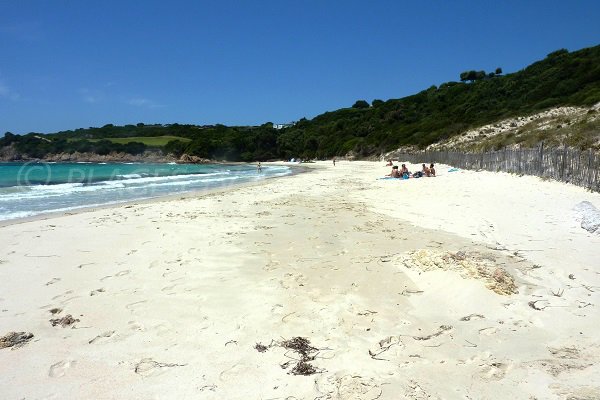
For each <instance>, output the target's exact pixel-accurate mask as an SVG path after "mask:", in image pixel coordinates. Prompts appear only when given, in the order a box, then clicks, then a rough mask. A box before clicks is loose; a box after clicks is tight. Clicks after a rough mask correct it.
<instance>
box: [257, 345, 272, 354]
mask: <svg viewBox="0 0 600 400" xmlns="http://www.w3.org/2000/svg"><path fill="white" fill-rule="evenodd" d="M254 348H255V349H256V351H258V352H259V353H264V352H265V351H267V350H269V347H267V346H265V345H264V344H260V343H256V346H254Z"/></svg>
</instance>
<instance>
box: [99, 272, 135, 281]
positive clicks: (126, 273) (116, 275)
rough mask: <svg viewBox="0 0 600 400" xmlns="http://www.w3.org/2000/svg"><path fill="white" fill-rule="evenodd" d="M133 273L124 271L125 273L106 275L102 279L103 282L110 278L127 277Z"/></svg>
mask: <svg viewBox="0 0 600 400" xmlns="http://www.w3.org/2000/svg"><path fill="white" fill-rule="evenodd" d="M130 272H131V270H128V269H126V270H123V271H119V272H117V273H116V274H114V275H106V276H105V277H104V278H100V280H101V281H104V280H106V279H110V278H119V277H121V276H125V275H129V273H130Z"/></svg>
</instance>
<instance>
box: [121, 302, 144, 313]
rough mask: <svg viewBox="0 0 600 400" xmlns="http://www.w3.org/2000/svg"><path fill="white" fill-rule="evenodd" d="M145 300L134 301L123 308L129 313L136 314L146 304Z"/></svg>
mask: <svg viewBox="0 0 600 400" xmlns="http://www.w3.org/2000/svg"><path fill="white" fill-rule="evenodd" d="M147 302H148V301H147V300H141V301H136V302H134V303H129V304H127V305H126V306H125V308H126V309H128V310H129V311H131V312H136V311H137V310H138V309H139V308H140V307H141V306H142V304H144V303H147Z"/></svg>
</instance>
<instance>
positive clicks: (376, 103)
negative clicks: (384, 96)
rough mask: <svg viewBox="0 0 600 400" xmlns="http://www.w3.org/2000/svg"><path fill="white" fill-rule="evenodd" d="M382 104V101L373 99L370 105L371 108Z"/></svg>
mask: <svg viewBox="0 0 600 400" xmlns="http://www.w3.org/2000/svg"><path fill="white" fill-rule="evenodd" d="M383 103H384V101H383V100H379V99H375V100H373V101H372V102H371V105H372V106H373V107H378V106H380V105H382V104H383Z"/></svg>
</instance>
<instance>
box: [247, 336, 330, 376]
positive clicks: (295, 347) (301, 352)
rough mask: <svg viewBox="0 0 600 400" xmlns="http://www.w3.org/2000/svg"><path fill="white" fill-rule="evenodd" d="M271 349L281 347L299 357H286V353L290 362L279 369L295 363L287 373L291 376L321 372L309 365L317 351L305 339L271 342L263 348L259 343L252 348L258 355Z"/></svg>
mask: <svg viewBox="0 0 600 400" xmlns="http://www.w3.org/2000/svg"><path fill="white" fill-rule="evenodd" d="M271 347H283V348H284V349H286V350H289V351H292V352H294V353H296V354H297V355H298V356H299V358H295V357H291V356H289V355H287V353H286V357H289V358H291V360H290V361H287V362H285V363H283V364H281V368H283V369H287V368H288V367H289V366H290V364H292V363H293V362H294V361H295V362H296V363H295V365H294V367H293V368H292V369H291V370H290V372H289V373H290V374H292V375H312V374H316V373H318V372H322V371H321V370H320V369H318V368H315V367H314V366H313V365H312V364H310V361H314V359H315V358H316V357H317V355H318V353H319V349H317V348H316V347H313V346H311V345H310V340H308V339H307V338H303V337H300V336H296V337H294V338H291V339H288V340H283V341H281V342H274V341H271V344H269V345H268V346H265V345H263V344H261V343H257V344H256V345H255V346H254V348H255V349H256V350H257V351H258V352H260V353H264V352H265V351H267V350H268V349H269V348H271Z"/></svg>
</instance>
